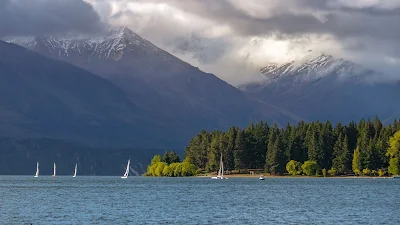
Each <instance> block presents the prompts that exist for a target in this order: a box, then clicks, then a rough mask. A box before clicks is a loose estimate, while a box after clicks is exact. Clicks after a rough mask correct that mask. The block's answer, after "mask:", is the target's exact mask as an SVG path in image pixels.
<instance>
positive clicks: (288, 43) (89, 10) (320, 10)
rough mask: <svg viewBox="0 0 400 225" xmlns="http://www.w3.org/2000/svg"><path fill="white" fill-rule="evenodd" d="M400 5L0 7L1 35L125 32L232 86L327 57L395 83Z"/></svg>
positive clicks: (49, 0) (12, 1)
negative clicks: (263, 71)
mask: <svg viewBox="0 0 400 225" xmlns="http://www.w3.org/2000/svg"><path fill="white" fill-rule="evenodd" d="M399 24H400V0H325V1H324V0H1V1H0V35H1V36H4V35H54V34H64V33H65V34H68V33H96V32H100V31H102V30H104V29H106V28H105V27H106V25H124V26H127V27H129V28H131V29H132V30H134V31H135V32H136V33H138V34H139V35H141V36H142V37H143V38H146V39H148V40H150V41H151V42H153V43H154V44H156V45H158V46H159V47H161V48H163V49H165V50H167V51H169V52H171V53H173V54H175V55H176V56H178V57H179V58H181V59H183V60H185V61H187V62H189V63H191V64H192V65H195V66H198V67H200V68H201V69H202V70H204V71H206V72H212V73H214V74H216V75H217V76H219V77H221V78H222V79H224V80H226V81H228V82H229V83H231V84H233V85H237V84H240V83H243V82H247V81H252V80H257V79H259V78H260V75H259V68H260V67H263V66H266V65H267V64H270V63H283V62H286V61H289V60H293V59H298V58H301V57H304V56H305V55H307V54H310V52H311V53H312V54H319V53H321V52H322V53H325V54H332V55H334V56H335V57H342V58H345V59H349V60H352V61H354V62H356V63H359V64H362V65H365V66H367V67H370V68H372V69H375V70H377V71H380V72H383V73H385V74H387V76H386V77H391V78H398V79H400V73H398V72H397V71H399V69H400V44H399V40H400V26H399Z"/></svg>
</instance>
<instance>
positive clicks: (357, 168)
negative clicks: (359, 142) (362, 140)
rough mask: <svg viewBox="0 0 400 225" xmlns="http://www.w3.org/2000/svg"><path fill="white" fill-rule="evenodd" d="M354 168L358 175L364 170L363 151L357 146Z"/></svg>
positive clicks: (354, 155)
mask: <svg viewBox="0 0 400 225" xmlns="http://www.w3.org/2000/svg"><path fill="white" fill-rule="evenodd" d="M352 169H353V172H354V173H355V174H356V175H360V174H361V171H362V167H361V152H360V149H359V147H357V148H356V150H354V154H353V162H352Z"/></svg>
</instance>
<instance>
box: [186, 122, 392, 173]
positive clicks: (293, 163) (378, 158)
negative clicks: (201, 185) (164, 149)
mask: <svg viewBox="0 0 400 225" xmlns="http://www.w3.org/2000/svg"><path fill="white" fill-rule="evenodd" d="M399 130H400V122H399V121H397V120H396V121H394V123H393V124H389V125H387V126H384V125H383V124H382V122H381V121H380V120H379V119H378V118H375V119H373V120H370V119H368V120H364V119H363V120H361V121H359V122H358V123H356V122H350V123H349V124H347V125H344V124H341V123H340V122H338V123H337V124H336V125H334V126H333V125H332V124H331V122H329V121H327V122H319V121H316V122H310V123H306V122H300V123H298V124H297V125H289V124H288V125H287V126H286V127H285V128H279V127H278V126H277V125H276V124H274V125H272V126H270V125H268V124H267V123H265V122H259V123H257V124H253V123H252V124H250V125H249V126H248V127H246V128H245V129H239V128H237V127H231V128H230V129H229V130H228V131H226V132H222V131H213V132H206V131H201V132H200V133H199V134H197V135H196V136H195V137H194V138H193V139H192V140H191V141H190V143H189V145H188V146H187V147H186V150H185V157H186V158H188V159H189V160H190V162H192V163H193V164H194V165H195V166H196V167H198V168H201V169H204V170H205V171H206V172H214V171H216V170H217V169H218V166H219V158H220V153H222V155H223V161H224V166H225V168H226V169H227V170H230V171H235V172H241V171H242V172H244V170H248V169H265V172H267V173H269V174H271V175H281V174H286V173H289V174H292V175H296V174H307V175H314V174H316V175H318V174H321V175H326V174H330V175H349V174H355V175H380V176H383V175H385V174H387V173H389V174H398V173H399V171H398V167H399V160H398V159H399V148H400V132H398V133H396V131H399ZM395 133H396V135H395V136H394V134H395Z"/></svg>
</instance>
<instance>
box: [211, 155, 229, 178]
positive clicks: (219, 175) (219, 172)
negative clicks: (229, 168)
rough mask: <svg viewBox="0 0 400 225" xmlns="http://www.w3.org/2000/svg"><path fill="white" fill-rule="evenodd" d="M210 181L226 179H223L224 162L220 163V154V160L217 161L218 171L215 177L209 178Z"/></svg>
mask: <svg viewBox="0 0 400 225" xmlns="http://www.w3.org/2000/svg"><path fill="white" fill-rule="evenodd" d="M211 178H212V179H228V178H227V177H224V162H223V161H222V153H221V158H220V161H219V170H218V174H217V176H216V177H211Z"/></svg>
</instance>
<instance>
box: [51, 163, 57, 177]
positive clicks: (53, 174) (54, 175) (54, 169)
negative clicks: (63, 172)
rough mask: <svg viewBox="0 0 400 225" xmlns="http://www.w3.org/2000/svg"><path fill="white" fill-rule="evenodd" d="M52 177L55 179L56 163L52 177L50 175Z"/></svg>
mask: <svg viewBox="0 0 400 225" xmlns="http://www.w3.org/2000/svg"><path fill="white" fill-rule="evenodd" d="M52 176H53V177H55V176H56V163H54V171H53V175H52Z"/></svg>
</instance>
